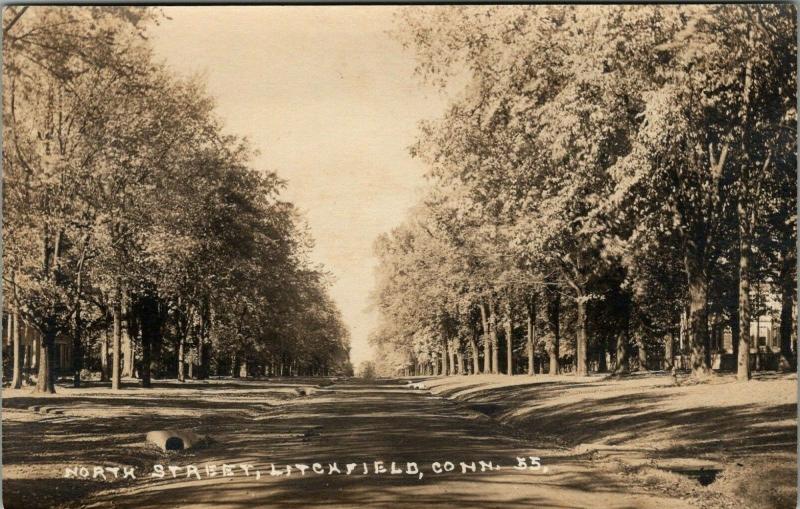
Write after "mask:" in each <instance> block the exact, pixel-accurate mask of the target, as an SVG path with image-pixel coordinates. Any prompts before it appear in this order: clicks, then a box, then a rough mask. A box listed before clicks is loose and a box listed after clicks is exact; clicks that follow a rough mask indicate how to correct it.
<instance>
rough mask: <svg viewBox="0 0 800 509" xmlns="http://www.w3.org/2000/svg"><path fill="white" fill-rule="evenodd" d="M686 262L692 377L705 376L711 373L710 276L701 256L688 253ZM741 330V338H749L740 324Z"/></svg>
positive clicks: (746, 331) (745, 329)
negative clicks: (709, 334) (709, 333)
mask: <svg viewBox="0 0 800 509" xmlns="http://www.w3.org/2000/svg"><path fill="white" fill-rule="evenodd" d="M685 262H686V275H687V280H688V283H689V331H690V341H689V343H690V349H691V364H692V376H694V377H698V376H705V375H709V374H710V373H711V369H710V365H711V362H710V355H711V352H710V349H709V340H710V338H709V336H708V274H707V273H706V271H705V270H704V269H703V267H702V257H701V256H700V255H698V254H694V253H691V252H690V253H687V254H686V256H685ZM740 313H741V311H740ZM740 316H741V315H740ZM740 328H741V329H742V334H741V336H749V334H748V332H749V331H748V329H747V328H746V327H744V326H743V324H740ZM740 340H741V339H740ZM740 347H741V344H740Z"/></svg>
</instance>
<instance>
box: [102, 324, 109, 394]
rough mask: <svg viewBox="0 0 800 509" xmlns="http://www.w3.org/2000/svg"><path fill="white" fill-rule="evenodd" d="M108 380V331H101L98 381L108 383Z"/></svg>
mask: <svg viewBox="0 0 800 509" xmlns="http://www.w3.org/2000/svg"><path fill="white" fill-rule="evenodd" d="M109 380H110V377H109V373H108V329H105V328H104V329H103V335H102V337H101V339H100V381H101V382H108V381H109Z"/></svg>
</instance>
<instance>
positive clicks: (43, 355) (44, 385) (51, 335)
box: [34, 325, 56, 394]
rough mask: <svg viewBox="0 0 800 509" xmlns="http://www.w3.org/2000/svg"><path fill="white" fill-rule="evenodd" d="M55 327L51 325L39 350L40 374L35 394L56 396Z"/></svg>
mask: <svg viewBox="0 0 800 509" xmlns="http://www.w3.org/2000/svg"><path fill="white" fill-rule="evenodd" d="M55 349H56V332H55V327H54V326H52V325H50V326H49V327H48V328H47V330H46V331H45V333H44V334H43V335H42V338H41V348H39V374H38V377H37V380H36V389H35V391H34V392H41V393H48V394H55V392H56V387H55Z"/></svg>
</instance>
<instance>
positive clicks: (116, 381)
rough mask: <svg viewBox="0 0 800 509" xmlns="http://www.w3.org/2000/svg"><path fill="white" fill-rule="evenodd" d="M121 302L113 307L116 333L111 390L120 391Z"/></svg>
mask: <svg viewBox="0 0 800 509" xmlns="http://www.w3.org/2000/svg"><path fill="white" fill-rule="evenodd" d="M120 308H121V306H120V304H119V301H117V302H115V303H114V304H113V306H112V308H111V309H112V311H111V313H112V315H113V319H114V332H113V336H112V347H111V389H112V390H119V389H120V388H121V385H120V378H121V376H120V375H121V373H120V349H121V347H122V310H121V309H120Z"/></svg>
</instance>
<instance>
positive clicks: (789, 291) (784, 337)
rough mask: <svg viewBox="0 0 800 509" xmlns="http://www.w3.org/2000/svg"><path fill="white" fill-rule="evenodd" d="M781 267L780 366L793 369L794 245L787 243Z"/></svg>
mask: <svg viewBox="0 0 800 509" xmlns="http://www.w3.org/2000/svg"><path fill="white" fill-rule="evenodd" d="M782 262H783V263H782V267H781V323H780V329H779V331H780V348H781V351H780V352H781V358H780V368H781V369H782V370H788V371H794V370H795V369H797V356H796V352H795V354H793V353H792V331H794V330H795V328H794V317H793V316H792V315H793V310H794V302H795V295H796V294H797V290H796V288H797V280H796V279H795V255H794V246H793V245H791V244H790V245H789V251H788V253H786V252H785V253H784V255H783V260H782Z"/></svg>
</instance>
